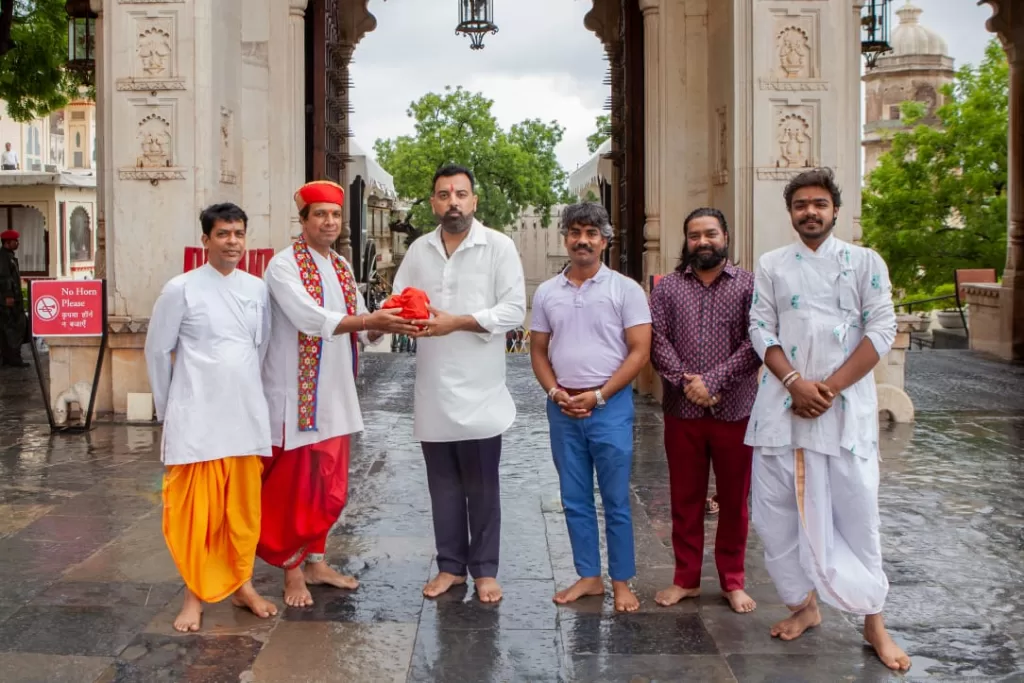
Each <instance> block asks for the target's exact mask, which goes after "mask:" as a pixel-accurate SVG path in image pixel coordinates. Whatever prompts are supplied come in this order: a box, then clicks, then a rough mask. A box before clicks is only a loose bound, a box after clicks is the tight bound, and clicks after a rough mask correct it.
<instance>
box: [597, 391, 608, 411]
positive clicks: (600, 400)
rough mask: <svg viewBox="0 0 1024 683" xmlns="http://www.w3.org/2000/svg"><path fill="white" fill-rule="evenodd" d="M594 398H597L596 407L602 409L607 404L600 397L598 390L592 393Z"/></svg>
mask: <svg viewBox="0 0 1024 683" xmlns="http://www.w3.org/2000/svg"><path fill="white" fill-rule="evenodd" d="M594 397H595V398H597V407H598V408H604V407H605V405H606V404H607V402H606V401H605V400H604V396H602V395H601V390H600V389H598V390H597V391H595V392H594Z"/></svg>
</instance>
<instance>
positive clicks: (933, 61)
mask: <svg viewBox="0 0 1024 683" xmlns="http://www.w3.org/2000/svg"><path fill="white" fill-rule="evenodd" d="M896 14H897V15H898V16H899V20H900V23H899V25H898V26H897V27H896V30H894V31H893V33H892V38H891V40H890V44H891V45H892V51H891V52H886V53H884V54H882V55H880V56H879V57H878V61H877V62H876V64H875V66H874V68H872V69H869V70H868V71H867V72H866V73H865V74H864V77H863V81H864V93H865V96H864V99H865V106H864V138H863V142H862V144H863V145H864V175H865V176H866V175H868V174H869V173H871V171H872V170H874V168H875V166H877V165H878V157H879V156H881V155H882V154H884V153H885V152H887V151H888V150H889V148H890V147H891V145H892V143H891V140H892V136H893V134H894V133H896V132H898V131H901V130H906V125H905V124H904V122H903V121H902V115H901V112H900V108H901V105H902V104H903V103H904V102H908V101H913V102H920V103H921V104H923V105H924V106H925V111H926V115H925V118H924V119H923V120H922V121H921V122H920V123H924V124H930V125H935V124H937V123H938V118H937V117H936V116H935V110H936V109H938V108H939V107H941V106H942V105H943V104H944V103H945V100H944V97H943V95H942V88H943V86H945V85H948V84H949V83H952V82H953V76H954V75H955V72H954V66H953V58H952V57H950V56H949V48H948V47H947V46H946V41H945V40H943V38H942V36H940V35H939V34H938V33H936V32H935V31H932V30H931V29H929V28H928V27H927V26H925V25H924V24H922V23H921V15H922V14H923V12H922V10H921V9H920V8H918V7H916V6H915V5H913V4H911V3H910V1H909V0H908V1H907V3H906V4H905V5H903V6H902V7H900V8H899V9H898V10H896Z"/></svg>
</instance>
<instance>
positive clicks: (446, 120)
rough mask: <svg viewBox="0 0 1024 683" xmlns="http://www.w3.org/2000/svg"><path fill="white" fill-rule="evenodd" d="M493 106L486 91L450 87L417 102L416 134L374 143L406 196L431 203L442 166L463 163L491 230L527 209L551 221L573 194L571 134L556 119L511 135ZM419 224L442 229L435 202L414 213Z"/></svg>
mask: <svg viewBox="0 0 1024 683" xmlns="http://www.w3.org/2000/svg"><path fill="white" fill-rule="evenodd" d="M492 105H493V102H492V101H491V100H489V99H487V98H485V97H484V96H483V95H482V94H481V93H471V92H468V91H466V90H464V89H462V88H461V87H459V88H452V87H450V86H448V87H446V88H445V91H444V93H443V94H437V93H428V94H426V95H424V96H423V97H421V98H420V99H419V100H417V101H416V102H413V103H412V104H411V105H410V107H409V110H408V114H409V116H410V117H411V118H414V119H415V120H416V128H415V130H416V132H415V135H411V136H410V135H403V136H401V137H397V138H394V139H391V140H383V139H379V140H377V141H376V142H375V143H374V145H373V148H374V151H375V152H376V154H377V161H379V162H380V165H381V166H383V167H384V169H385V170H386V171H387V172H388V173H390V174H391V175H392V176H394V179H395V189H396V191H397V192H398V194H399V196H401V197H403V198H406V199H418V198H423V197H429V196H430V194H431V192H433V187H432V186H431V181H432V179H433V177H434V172H435V171H436V170H437V169H438V167H440V166H442V165H444V164H448V163H455V164H461V165H463V166H466V167H468V168H469V169H471V170H472V171H473V173H474V175H475V176H476V193H477V195H478V196H479V198H480V203H479V206H478V207H477V214H476V215H477V218H479V219H480V221H481V222H482V223H484V224H485V225H489V226H491V227H493V228H501V227H503V226H506V225H509V224H511V223H512V221H513V220H514V219H515V217H516V216H518V215H519V214H520V212H521V211H522V210H523V209H524V208H526V207H527V206H534V207H536V208H537V210H538V212H540V215H541V216H543V217H544V220H545V221H548V220H549V215H550V208H551V206H552V205H554V204H556V203H558V201H559V200H560V199H562V198H563V197H564V196H565V192H566V190H565V187H566V180H567V178H568V175H567V174H566V172H565V170H564V169H563V168H562V167H561V166H560V165H559V163H558V159H557V157H556V156H555V146H556V145H558V143H559V142H561V140H562V135H563V132H564V129H563V128H562V127H561V126H560V125H558V123H557V122H555V121H552V122H551V123H544V122H542V121H539V120H537V119H530V120H527V121H523V122H522V123H517V124H515V125H514V126H512V127H511V129H510V130H509V131H508V132H505V131H503V130H502V129H501V126H499V125H498V122H497V120H496V119H495V118H494V115H493V114H492V113H491V106H492ZM412 221H413V224H414V225H417V226H419V227H423V226H427V225H434V224H436V220H435V219H434V216H433V215H432V213H431V209H430V205H429V204H428V203H427V202H423V203H421V204H420V205H419V206H417V207H415V208H414V209H413V215H412Z"/></svg>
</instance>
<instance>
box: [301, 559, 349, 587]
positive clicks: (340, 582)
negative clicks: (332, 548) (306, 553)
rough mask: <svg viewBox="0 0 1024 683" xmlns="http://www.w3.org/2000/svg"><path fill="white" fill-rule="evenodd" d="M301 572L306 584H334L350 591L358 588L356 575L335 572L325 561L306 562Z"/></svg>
mask: <svg viewBox="0 0 1024 683" xmlns="http://www.w3.org/2000/svg"><path fill="white" fill-rule="evenodd" d="M302 573H303V574H304V575H305V576H306V585H307V586H334V587H335V588H344V589H345V590H350V591H354V590H355V589H357V588H359V580H358V579H357V578H356V577H354V576H346V575H345V574H342V573H340V572H337V571H335V570H334V569H332V568H331V565H329V564H327V563H326V562H307V563H306V566H305V568H303V570H302Z"/></svg>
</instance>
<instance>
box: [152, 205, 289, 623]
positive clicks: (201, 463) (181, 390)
mask: <svg viewBox="0 0 1024 683" xmlns="http://www.w3.org/2000/svg"><path fill="white" fill-rule="evenodd" d="M200 220H201V222H202V226H203V243H204V244H205V245H206V247H207V250H208V252H209V262H208V263H207V264H206V265H204V266H202V267H201V268H198V269H196V270H193V271H190V272H188V273H184V274H182V275H178V276H176V277H175V278H173V279H172V280H170V281H169V282H168V283H167V284H166V285H165V286H164V288H163V291H162V292H161V294H160V297H159V298H158V299H157V301H156V305H155V306H154V307H153V315H152V317H151V318H150V322H149V331H148V333H147V335H146V349H145V353H146V365H147V369H148V371H149V382H150V389H151V391H152V392H153V399H154V402H155V404H156V415H157V419H158V420H160V421H162V422H163V423H164V429H163V437H162V441H161V449H160V452H161V459H162V460H163V462H164V464H165V465H166V466H167V471H166V474H165V476H164V487H163V500H164V517H163V529H164V538H165V539H166V541H167V545H168V548H169V549H170V551H171V555H172V557H173V558H174V562H175V564H176V565H177V567H178V570H179V571H180V572H181V575H182V577H183V578H184V580H185V585H186V597H185V602H184V605H183V607H182V611H181V614H179V615H178V618H177V619H176V620H175V623H174V626H175V628H176V629H177V630H179V631H196V630H198V629H199V624H200V618H201V614H202V604H201V603H202V602H217V601H220V600H223V599H224V598H226V597H227V596H229V595H234V601H235V604H236V605H238V606H245V607H248V608H250V609H251V610H252V611H253V612H254V613H256V614H257V615H258V616H261V617H267V616H270V615H271V614H276V613H277V609H276V608H275V607H274V606H273V605H272V604H271V603H269V602H267V601H265V600H263V598H261V597H260V596H259V595H257V594H256V592H255V590H254V589H253V587H252V584H251V582H250V579H251V578H252V569H253V562H254V560H255V554H256V542H257V540H258V539H259V533H260V471H261V469H262V464H261V462H260V459H261V458H263V457H267V456H269V455H270V453H271V448H270V422H269V420H268V413H267V402H266V400H265V399H264V397H263V386H262V382H261V381H260V362H261V361H262V359H263V357H264V355H265V353H266V350H267V340H268V337H269V336H270V301H269V297H268V295H267V288H266V286H265V285H264V284H263V282H262V281H261V280H259V279H258V278H255V277H253V276H252V275H249V274H248V273H245V272H243V271H241V270H238V269H237V268H236V266H237V264H238V262H239V260H240V259H241V257H242V254H244V253H245V231H246V223H247V218H246V216H245V213H244V212H243V211H242V210H241V209H240V208H239V207H237V206H235V205H234V204H219V205H214V206H211V207H209V208H208V209H206V210H205V211H203V213H202V215H201V217H200ZM172 354H173V355H174V360H173V365H172V361H171V356H172Z"/></svg>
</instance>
